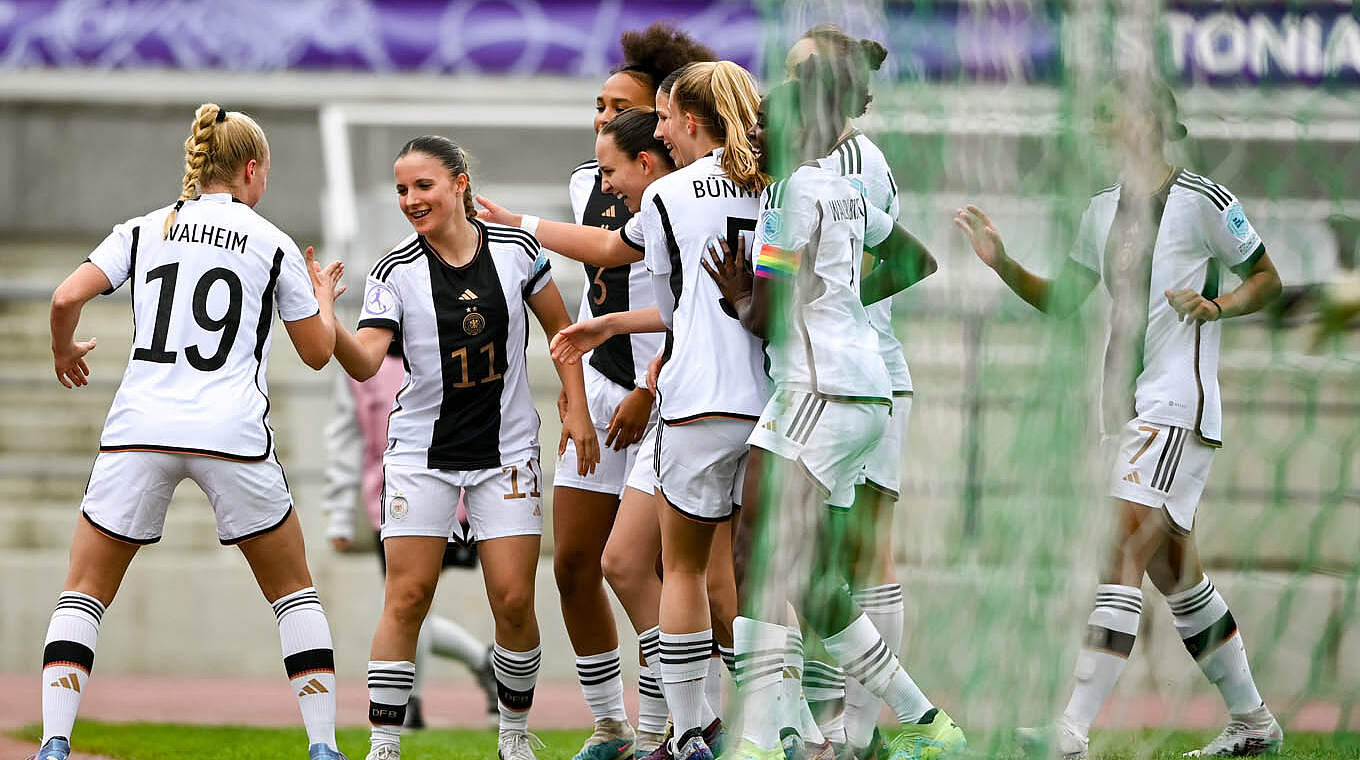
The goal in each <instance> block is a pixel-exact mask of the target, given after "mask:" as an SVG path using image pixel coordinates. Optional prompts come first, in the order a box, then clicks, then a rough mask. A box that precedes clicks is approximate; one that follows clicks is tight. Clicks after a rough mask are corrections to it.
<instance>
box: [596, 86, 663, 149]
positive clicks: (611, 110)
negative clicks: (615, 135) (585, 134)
mask: <svg viewBox="0 0 1360 760" xmlns="http://www.w3.org/2000/svg"><path fill="white" fill-rule="evenodd" d="M650 99H651V91H650V90H649V88H647V87H644V86H643V84H642V83H641V82H639V81H638V80H637V78H636V77H634V76H632V75H631V74H627V73H625V72H622V71H620V72H618V73H617V74H614V75H613V76H611V77H609V78H608V79H606V80H604V85H603V86H602V87H600V94H599V95H596V96H595V132H596V133H597V134H598V133H599V131H600V128H601V127H603V126H604V125H606V124H608V123H609V122H611V121H613V120H614V117H615V116H618V115H619V114H620V113H622V112H623V111H627V110H628V109H629V108H632V107H633V106H645V105H647V101H648V100H650Z"/></svg>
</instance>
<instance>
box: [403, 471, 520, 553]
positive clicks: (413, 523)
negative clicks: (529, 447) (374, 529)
mask: <svg viewBox="0 0 1360 760" xmlns="http://www.w3.org/2000/svg"><path fill="white" fill-rule="evenodd" d="M542 490H543V477H542V473H541V471H540V470H539V468H538V460H537V459H530V460H529V461H527V462H520V463H519V464H516V465H505V466H503V467H493V468H489V469H485V470H432V469H430V468H428V467H407V466H402V465H386V466H384V467H383V497H382V524H381V526H380V528H379V530H380V532H381V535H382V537H383V538H384V539H388V538H391V537H393V536H438V537H440V538H451V539H452V538H456V539H458V540H460V541H464V542H467V543H471V542H473V541H489V540H491V539H493V538H504V537H506V536H541V535H543V506H542V497H543V494H542ZM460 491H461V492H462V495H463V505H464V506H465V507H466V508H467V520H468V534H467V535H463V534H462V533H461V528H460V525H459V522H458V494H459V492H460Z"/></svg>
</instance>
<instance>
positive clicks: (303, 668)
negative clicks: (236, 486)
mask: <svg viewBox="0 0 1360 760" xmlns="http://www.w3.org/2000/svg"><path fill="white" fill-rule="evenodd" d="M238 546H239V547H240V549H241V554H243V555H245V558H246V562H247V563H248V564H249V565H250V570H251V572H253V573H254V574H255V581H256V583H258V584H259V585H260V591H261V592H262V593H263V594H264V598H265V599H266V600H268V602H269V604H270V605H271V606H273V608H274V616H275V617H276V618H277V620H278V623H279V640H280V642H281V643H282V646H283V666H284V670H285V671H287V673H288V682H289V684H290V685H291V687H292V689H293V693H294V694H296V695H297V700H298V707H299V709H300V710H301V711H302V722H303V725H304V726H305V727H306V729H307V743H308V746H309V747H310V748H311V749H310V751H311V755H312V758H313V759H314V760H320V759H321V758H343V757H344V756H343V755H341V754H340V750H339V749H338V748H337V747H336V744H335V652H334V650H333V648H332V643H331V629H330V625H329V623H328V622H327V620H326V611H325V609H323V608H322V606H321V597H320V596H318V595H317V593H316V589H315V588H313V587H312V575H311V572H310V571H308V569H307V550H306V547H305V546H304V545H303V542H302V527H301V525H300V524H299V522H298V517H297V512H293V513H292V514H290V515H288V517H287V519H285V520H284V521H283V524H282V525H280V526H279V527H277V528H275V529H274V530H271V531H269V532H268V533H265V534H263V535H260V536H256V537H255V538H252V539H249V540H246V541H242V542H241V543H240V544H238Z"/></svg>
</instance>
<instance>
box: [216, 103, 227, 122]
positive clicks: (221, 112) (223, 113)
mask: <svg viewBox="0 0 1360 760" xmlns="http://www.w3.org/2000/svg"><path fill="white" fill-rule="evenodd" d="M226 120H227V109H225V108H223V107H221V106H218V107H217V123H218V124H221V123H222V122H224V121H226Z"/></svg>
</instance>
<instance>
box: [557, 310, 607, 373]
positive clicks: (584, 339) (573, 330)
mask: <svg viewBox="0 0 1360 760" xmlns="http://www.w3.org/2000/svg"><path fill="white" fill-rule="evenodd" d="M612 337H614V333H613V331H612V330H610V328H609V321H608V320H606V319H605V318H604V317H591V318H590V319H587V320H585V321H584V322H577V323H575V324H571V325H567V326H566V327H564V328H562V329H561V330H558V331H557V334H556V335H554V336H553V338H552V340H551V341H550V342H549V343H548V350H549V351H550V352H552V358H553V360H554V361H558V362H561V363H562V364H575V363H577V362H579V361H581V357H582V356H583V355H584V354H585V353H586V352H587V351H590V350H592V349H594V348H597V347H598V346H599V345H600V344H601V343H604V342H605V341H606V340H609V339H610V338H612Z"/></svg>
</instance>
